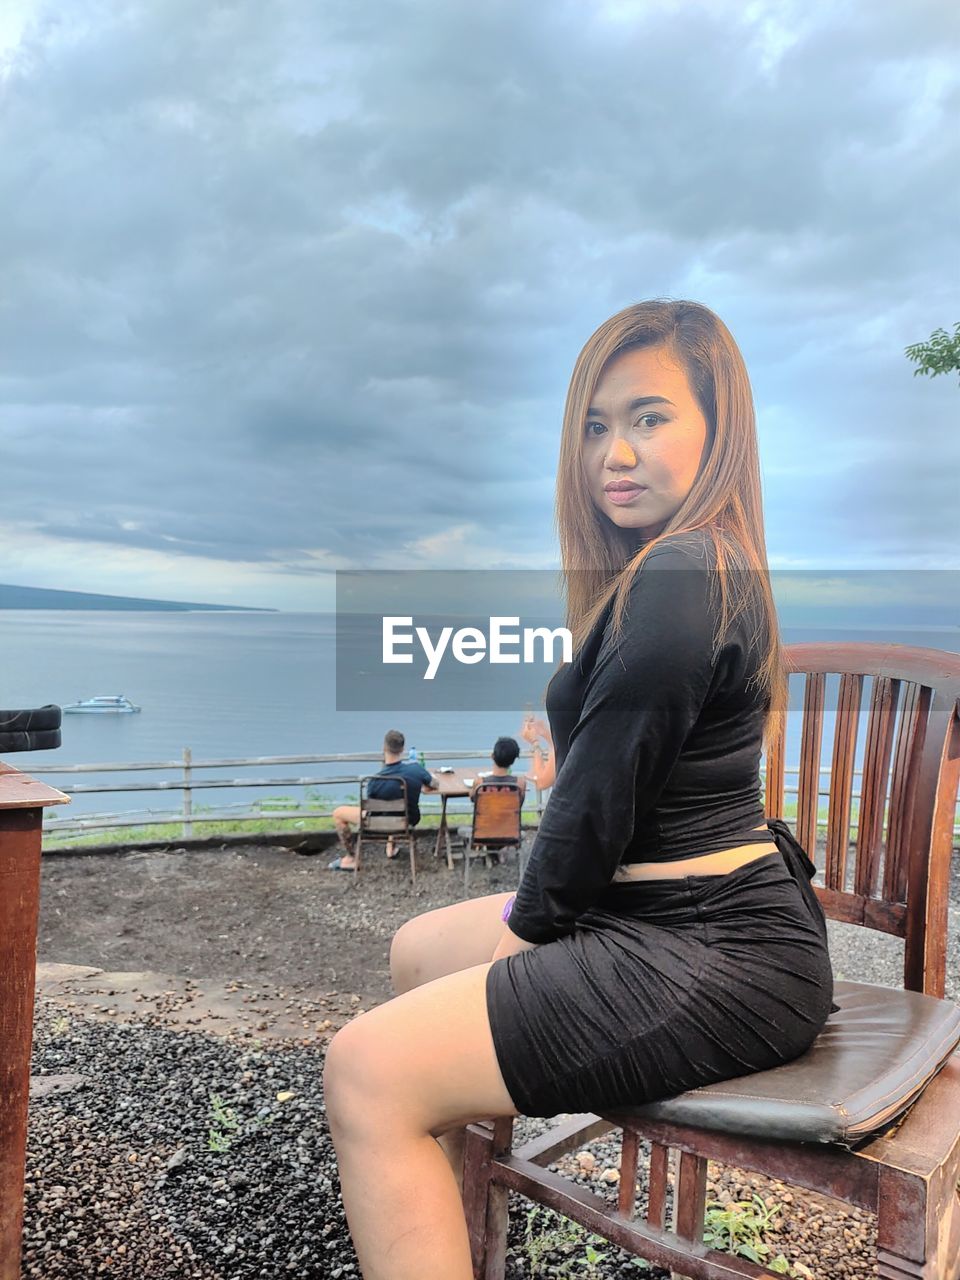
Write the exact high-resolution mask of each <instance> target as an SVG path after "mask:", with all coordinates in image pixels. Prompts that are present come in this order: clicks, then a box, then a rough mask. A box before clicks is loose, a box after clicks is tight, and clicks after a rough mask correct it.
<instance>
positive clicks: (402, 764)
mask: <svg viewBox="0 0 960 1280" xmlns="http://www.w3.org/2000/svg"><path fill="white" fill-rule="evenodd" d="M398 778H403V779H405V781H406V784H407V815H408V817H409V819H410V825H411V826H413V827H415V826H416V825H417V823H418V822H419V821H420V788H421V787H432V786H433V777H432V776H431V775H430V774H429V773H428V772H427V770H426V769H424V767H423V765H422V764H417V762H416V760H398V761H397V762H396V764H388V765H384V767H383V768H382V769H381V770H380V772H379V773H378V774H377V776H376V777H375V778H372V779H371V780H370V783H369V784H368V786H367V795H368V796H372V797H373V799H374V800H399V799H400V797H401V796H402V795H403V787H401V785H400V783H399V782H398V781H397V779H398Z"/></svg>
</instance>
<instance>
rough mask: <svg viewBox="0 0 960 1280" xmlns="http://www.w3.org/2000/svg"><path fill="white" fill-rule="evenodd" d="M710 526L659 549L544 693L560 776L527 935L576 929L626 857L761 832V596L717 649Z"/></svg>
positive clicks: (525, 916) (527, 905) (526, 902)
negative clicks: (618, 615)
mask: <svg viewBox="0 0 960 1280" xmlns="http://www.w3.org/2000/svg"><path fill="white" fill-rule="evenodd" d="M713 565H714V556H713V545H712V542H711V540H710V538H709V537H708V536H706V535H705V534H703V533H694V534H685V535H677V536H676V537H675V538H673V539H671V538H668V539H665V540H664V542H663V543H661V544H660V545H658V546H657V547H655V548H654V549H653V550H652V551H651V552H650V554H649V555H648V556H647V558H646V560H645V561H644V562H643V564H642V565H641V567H640V569H639V570H638V571H637V573H636V575H635V577H634V580H633V582H632V584H631V588H630V596H629V601H628V605H627V611H626V614H625V616H624V619H623V624H622V628H621V632H620V635H619V637H618V638H617V639H616V640H614V638H613V635H612V623H611V615H612V609H613V607H612V604H611V605H610V606H608V608H607V609H606V610H605V611H604V613H603V614H602V615H601V616H600V617H599V618H598V620H597V622H596V624H595V626H594V628H593V630H592V632H591V633H590V635H589V636H588V637H587V639H586V641H585V642H584V644H583V646H582V647H581V649H580V650H579V652H578V653H577V654H575V655H574V660H573V661H572V662H569V663H566V664H565V665H564V666H562V667H561V668H560V669H559V670H558V671H557V672H556V674H555V675H554V677H553V679H552V680H551V682H550V686H549V688H548V690H547V698H546V703H547V714H548V716H549V719H550V726H551V732H552V734H553V741H554V748H555V753H556V763H557V774H556V780H555V782H554V786H553V790H552V792H551V794H550V798H549V800H548V802H547V806H546V809H545V810H544V813H543V818H542V821H541V823H540V828H539V830H538V832H537V837H536V841H535V844H534V847H533V850H532V852H531V855H530V860H529V862H528V864H527V867H526V870H525V872H524V875H523V879H522V881H521V884H520V888H519V890H518V892H517V898H516V902H515V903H514V905H513V909H512V911H511V913H510V917H509V927H510V929H511V930H512V932H513V933H515V934H516V935H517V936H518V937H520V938H523V939H524V940H525V941H527V942H537V943H539V942H549V941H551V940H553V939H555V938H558V937H560V936H562V935H563V934H567V933H571V932H572V931H573V929H574V926H575V922H576V920H577V917H578V916H580V915H582V914H583V912H585V911H586V910H587V909H588V908H589V907H591V906H593V905H594V904H595V903H596V902H597V900H598V899H599V897H600V896H601V894H602V893H603V891H604V889H605V888H606V887H607V886H608V885H609V883H610V882H611V880H612V878H613V876H614V874H615V872H616V870H617V867H618V866H619V865H620V864H622V863H631V862H669V861H675V860H677V859H680V858H687V857H692V856H696V855H698V854H704V853H710V852H715V851H716V850H718V849H725V848H729V847H734V846H736V845H740V844H747V843H750V842H751V841H752V840H756V839H758V836H757V834H756V831H755V830H752V829H753V828H756V827H757V826H759V825H761V824H762V823H763V820H764V813H763V806H762V804H761V800H760V772H759V770H760V752H761V743H762V736H763V724H764V718H765V712H766V701H765V698H764V695H763V694H762V692H761V691H760V689H759V688H758V687H757V685H756V682H754V683H751V679H752V678H753V677H755V676H756V674H757V670H758V667H759V665H760V663H761V662H762V660H763V656H764V651H765V644H766V629H765V627H763V626H760V627H759V629H758V622H757V620H758V618H761V619H762V613H761V612H760V606H759V605H758V604H756V603H754V604H752V605H751V606H750V607H748V608H746V609H744V610H743V612H742V613H741V614H740V616H739V617H737V618H736V619H735V620H734V621H733V622H732V624H730V625H729V626H728V628H727V633H726V635H725V636H724V637H722V638H721V641H720V644H719V648H717V649H716V652H715V644H714V637H715V632H716V630H717V624H718V621H719V609H720V596H719V591H718V589H717V584H716V573H715V570H714V567H713Z"/></svg>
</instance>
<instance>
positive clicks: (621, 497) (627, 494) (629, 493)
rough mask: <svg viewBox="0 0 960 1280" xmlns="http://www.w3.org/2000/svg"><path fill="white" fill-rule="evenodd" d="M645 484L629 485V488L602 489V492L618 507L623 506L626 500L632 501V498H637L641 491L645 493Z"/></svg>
mask: <svg viewBox="0 0 960 1280" xmlns="http://www.w3.org/2000/svg"><path fill="white" fill-rule="evenodd" d="M646 492H647V489H646V485H639V484H636V485H630V486H629V488H619V489H604V493H605V494H606V496H607V497H608V498H609V499H610V501H611V502H615V503H616V504H617V506H618V507H624V506H626V505H627V503H628V502H632V501H633V500H634V498H638V497H639V496H640V494H641V493H646Z"/></svg>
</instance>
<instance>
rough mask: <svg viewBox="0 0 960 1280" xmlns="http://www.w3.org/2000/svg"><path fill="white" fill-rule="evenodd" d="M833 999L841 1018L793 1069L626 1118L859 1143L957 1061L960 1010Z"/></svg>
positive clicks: (839, 990) (923, 1003) (857, 987)
mask: <svg viewBox="0 0 960 1280" xmlns="http://www.w3.org/2000/svg"><path fill="white" fill-rule="evenodd" d="M834 999H835V1001H836V1003H837V1004H838V1005H839V1009H838V1011H837V1012H836V1013H833V1014H831V1016H830V1017H829V1018H828V1020H827V1023H826V1025H825V1027H824V1028H823V1030H822V1031H821V1032H820V1034H819V1035H818V1036H817V1038H816V1040H815V1041H814V1042H813V1045H812V1046H811V1048H810V1049H809V1050H808V1051H807V1052H806V1053H805V1054H804V1055H803V1056H802V1057H800V1058H797V1059H796V1060H795V1061H793V1062H790V1063H787V1065H786V1066H783V1067H775V1068H774V1069H773V1070H772V1071H761V1072H758V1073H757V1074H756V1075H750V1076H739V1077H738V1078H737V1079H736V1080H725V1081H723V1082H722V1083H720V1084H713V1085H707V1086H705V1087H704V1088H702V1089H692V1090H691V1091H690V1092H689V1093H682V1094H680V1095H679V1096H678V1097H676V1098H668V1099H666V1100H665V1101H663V1102H653V1103H649V1104H647V1105H646V1106H643V1107H637V1108H631V1110H630V1112H629V1113H623V1112H620V1113H617V1114H618V1116H619V1117H620V1118H621V1119H625V1118H626V1115H627V1114H629V1115H635V1116H636V1117H637V1119H638V1120H664V1121H667V1122H669V1123H672V1124H683V1125H690V1126H692V1127H695V1128H698V1129H714V1130H720V1131H721V1132H724V1133H737V1134H750V1135H752V1136H756V1137H763V1138H783V1139H785V1140H787V1141H790V1142H842V1143H855V1142H859V1141H860V1140H861V1139H862V1138H864V1137H865V1136H866V1135H867V1134H870V1133H873V1132H874V1131H875V1130H877V1129H879V1128H881V1127H882V1126H883V1125H885V1124H887V1123H889V1122H890V1121H891V1120H893V1119H894V1118H895V1117H896V1116H897V1115H899V1114H900V1112H902V1111H904V1110H906V1108H907V1107H908V1106H909V1105H910V1103H911V1102H913V1101H914V1100H915V1099H916V1098H917V1097H918V1096H919V1094H920V1092H921V1091H922V1089H923V1088H924V1086H925V1085H926V1084H927V1082H928V1081H929V1080H930V1079H931V1078H932V1077H933V1076H934V1075H936V1073H937V1071H938V1070H939V1069H940V1068H941V1067H942V1066H943V1064H944V1063H945V1062H946V1060H947V1059H948V1058H949V1057H950V1055H951V1053H952V1052H953V1051H954V1049H955V1048H956V1047H957V1044H958V1043H960V1009H958V1008H957V1006H956V1005H954V1004H953V1003H951V1002H950V1001H949V1000H937V999H935V998H934V997H933V996H924V995H919V994H918V993H917V992H915V991H896V990H893V989H891V988H889V987H877V986H871V985H869V984H867V983H863V982H837V983H836V984H835V989H834ZM609 1115H610V1116H611V1118H613V1115H614V1113H613V1112H610V1113H609Z"/></svg>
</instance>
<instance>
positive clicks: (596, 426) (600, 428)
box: [585, 422, 607, 436]
mask: <svg viewBox="0 0 960 1280" xmlns="http://www.w3.org/2000/svg"><path fill="white" fill-rule="evenodd" d="M606 429H607V428H606V427H605V426H604V425H603V423H602V422H588V423H587V425H586V427H585V431H586V434H587V435H588V436H602V435H603V433H604V432H605V431H606Z"/></svg>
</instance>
